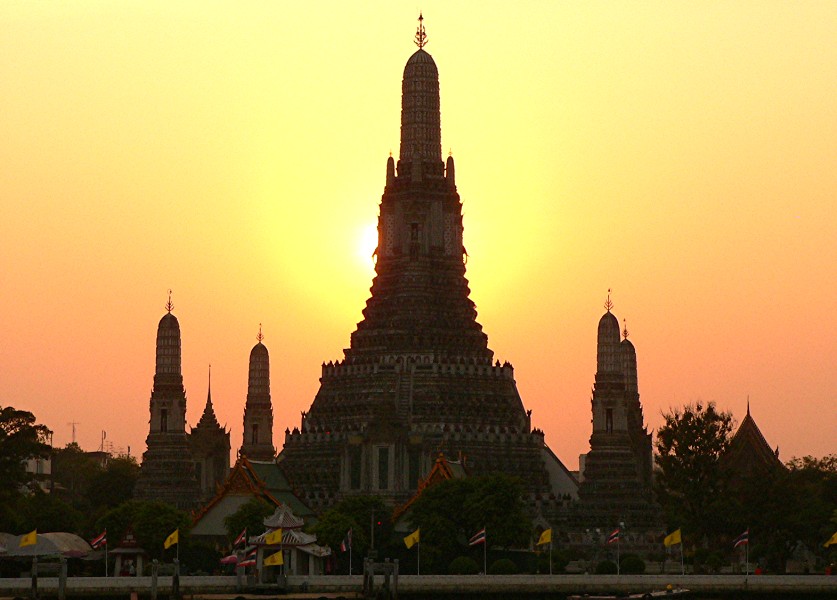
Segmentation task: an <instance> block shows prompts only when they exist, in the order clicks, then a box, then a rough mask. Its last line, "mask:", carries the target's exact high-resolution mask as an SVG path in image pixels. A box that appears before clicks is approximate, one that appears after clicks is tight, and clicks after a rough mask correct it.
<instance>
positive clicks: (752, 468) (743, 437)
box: [723, 403, 784, 476]
mask: <svg viewBox="0 0 837 600" xmlns="http://www.w3.org/2000/svg"><path fill="white" fill-rule="evenodd" d="M778 452H779V451H778V449H777V450H776V451H775V452H774V451H773V450H772V449H771V448H770V444H768V443H767V440H766V439H765V438H764V435H762V433H761V430H760V429H759V427H758V425H756V421H755V419H753V417H752V416H751V415H750V406H749V403H748V404H747V416H746V417H744V420H743V421H741V425H740V426H739V427H738V431H736V432H735V435H734V436H733V438H732V441H731V442H730V447H729V450H727V453H726V454H725V455H724V458H723V462H724V464H725V465H726V467H727V468H728V469H730V470H732V471H734V472H736V473H737V474H739V475H741V476H752V475H758V474H761V473H766V472H773V471H778V470H780V469H783V468H784V465H782V462H781V461H780V460H779V455H778Z"/></svg>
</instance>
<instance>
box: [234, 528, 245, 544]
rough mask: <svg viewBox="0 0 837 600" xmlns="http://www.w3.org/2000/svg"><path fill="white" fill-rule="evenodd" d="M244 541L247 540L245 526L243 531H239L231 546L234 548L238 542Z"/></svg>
mask: <svg viewBox="0 0 837 600" xmlns="http://www.w3.org/2000/svg"><path fill="white" fill-rule="evenodd" d="M245 542H247V528H246V527H245V528H244V531H242V532H241V533H239V534H238V537H237V538H235V541H234V542H233V548H235V547H236V546H238V545H239V544H244V543H245Z"/></svg>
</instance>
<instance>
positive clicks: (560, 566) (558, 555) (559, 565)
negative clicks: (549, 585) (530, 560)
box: [538, 550, 570, 573]
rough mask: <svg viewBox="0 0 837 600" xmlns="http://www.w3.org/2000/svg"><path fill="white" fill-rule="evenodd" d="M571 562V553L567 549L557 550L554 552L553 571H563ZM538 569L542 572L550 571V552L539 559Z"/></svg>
mask: <svg viewBox="0 0 837 600" xmlns="http://www.w3.org/2000/svg"><path fill="white" fill-rule="evenodd" d="M569 563H570V553H569V552H567V551H566V550H556V551H554V552H553V553H552V572H553V573H563V572H564V569H566V568H567V565H568V564H569ZM538 569H539V570H540V572H541V573H549V554H546V555H545V556H541V557H540V558H539V559H538Z"/></svg>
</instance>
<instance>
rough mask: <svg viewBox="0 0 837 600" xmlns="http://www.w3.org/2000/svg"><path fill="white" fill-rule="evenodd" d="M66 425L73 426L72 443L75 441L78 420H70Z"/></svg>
mask: <svg viewBox="0 0 837 600" xmlns="http://www.w3.org/2000/svg"><path fill="white" fill-rule="evenodd" d="M67 425H69V426H71V427H72V428H73V443H74V444H75V443H76V425H81V423H79V422H78V421H70V422H69V423H67Z"/></svg>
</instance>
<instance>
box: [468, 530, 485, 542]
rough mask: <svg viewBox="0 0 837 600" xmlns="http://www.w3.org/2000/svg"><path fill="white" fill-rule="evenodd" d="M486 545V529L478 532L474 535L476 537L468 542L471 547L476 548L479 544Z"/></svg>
mask: <svg viewBox="0 0 837 600" xmlns="http://www.w3.org/2000/svg"><path fill="white" fill-rule="evenodd" d="M484 543H485V527H483V528H482V529H480V530H479V531H478V532H476V533H475V534H474V536H473V537H472V538H471V539H470V541H469V542H468V545H469V546H476V545H477V544H484Z"/></svg>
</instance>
